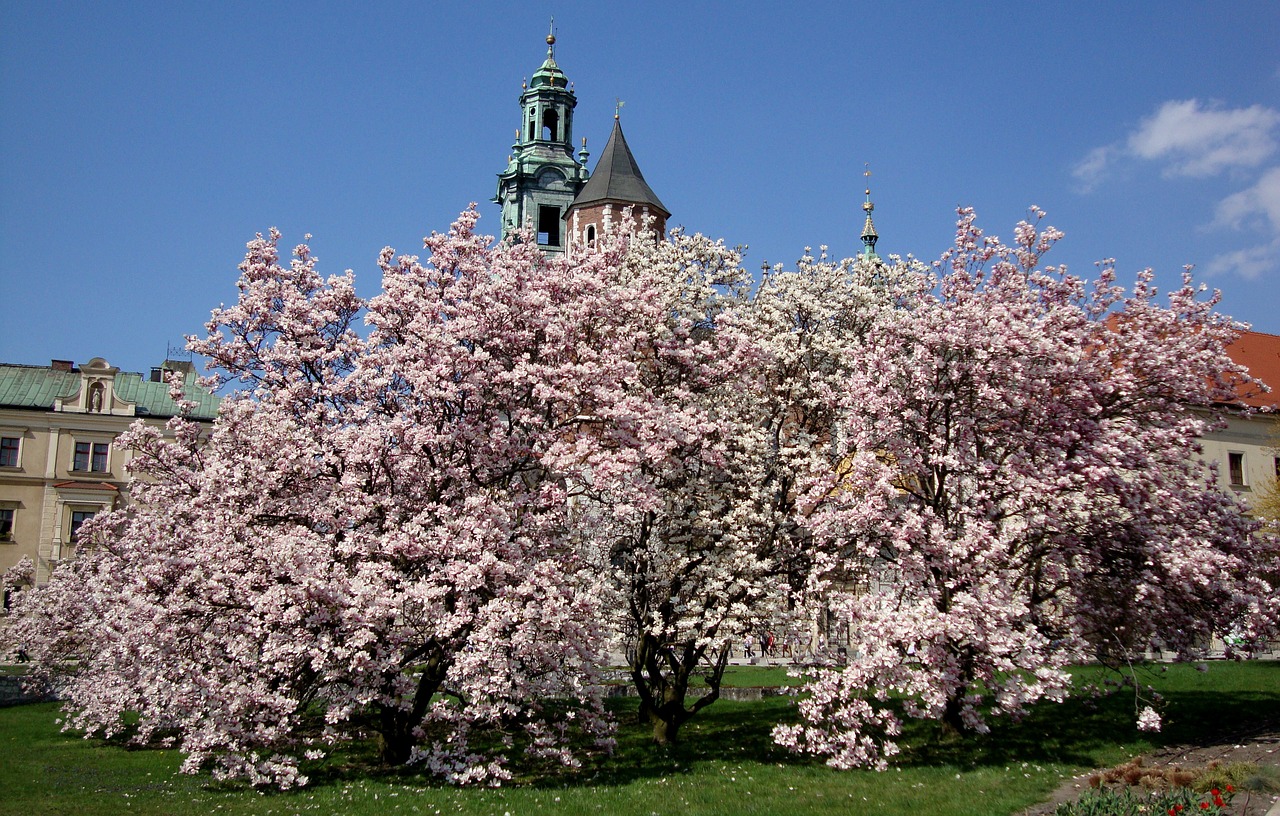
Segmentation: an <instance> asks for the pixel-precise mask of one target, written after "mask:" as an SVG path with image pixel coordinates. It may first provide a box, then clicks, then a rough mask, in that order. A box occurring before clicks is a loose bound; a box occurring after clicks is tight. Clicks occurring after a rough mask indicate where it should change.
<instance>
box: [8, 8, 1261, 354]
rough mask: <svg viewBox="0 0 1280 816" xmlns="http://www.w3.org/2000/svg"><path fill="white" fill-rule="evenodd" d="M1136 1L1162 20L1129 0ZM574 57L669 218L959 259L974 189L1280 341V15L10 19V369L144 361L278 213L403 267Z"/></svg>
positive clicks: (436, 11)
mask: <svg viewBox="0 0 1280 816" xmlns="http://www.w3.org/2000/svg"><path fill="white" fill-rule="evenodd" d="M1134 6H1136V7H1137V8H1133V7H1134ZM552 15H554V16H555V18H556V29H557V36H558V43H557V46H556V57H557V61H558V63H559V64H560V66H561V68H562V69H563V70H564V71H565V72H566V74H567V75H568V76H569V78H570V79H571V80H572V81H573V82H574V84H575V90H576V92H577V95H578V108H577V111H576V123H575V132H576V133H577V134H578V135H585V136H587V137H588V147H589V148H590V149H592V153H593V157H592V164H593V165H594V160H595V157H598V155H599V151H600V150H601V149H602V148H603V146H604V142H605V139H606V138H607V136H608V133H609V128H610V126H611V124H612V122H611V119H612V115H613V110H614V100H615V98H621V99H622V100H624V101H625V103H626V105H625V107H624V108H623V110H622V121H623V126H624V128H625V130H626V134H627V139H628V142H629V143H630V146H631V148H632V151H633V152H634V153H635V155H636V158H637V160H638V161H639V163H640V166H641V167H642V169H643V170H644V173H645V177H646V179H647V180H648V181H649V183H650V185H651V186H652V187H653V189H654V190H655V191H656V192H657V193H658V195H659V196H660V197H661V199H662V200H663V202H664V203H665V204H666V205H667V207H668V208H669V209H671V210H672V212H673V217H672V223H673V224H683V225H684V226H686V227H687V228H688V229H689V230H691V231H700V232H703V233H706V234H709V235H713V236H717V237H722V238H724V239H725V240H726V241H727V242H728V243H730V244H746V245H748V246H749V249H748V255H747V264H748V265H749V266H750V267H752V268H758V267H759V265H760V264H761V262H763V261H769V262H771V263H784V264H787V265H791V264H793V263H794V261H795V259H796V258H797V257H798V256H799V255H800V254H801V253H802V250H803V248H804V247H805V246H807V245H811V246H814V247H817V246H818V245H820V244H827V245H829V246H830V247H831V251H832V252H833V253H835V254H837V255H840V256H843V255H849V254H853V253H855V252H856V251H857V250H858V248H859V246H860V243H859V241H858V238H857V235H858V233H859V232H860V230H861V226H862V211H861V209H860V204H861V201H862V189H863V185H864V178H863V176H862V172H863V166H864V163H869V164H870V166H871V170H872V173H873V175H872V177H871V185H872V189H873V197H874V199H875V202H876V213H875V215H876V225H877V228H878V230H879V232H880V235H881V240H880V247H879V248H880V250H881V253H882V254H887V253H899V254H906V253H912V254H915V255H916V256H918V257H923V258H926V259H928V258H932V257H936V256H937V255H938V254H939V253H940V252H941V251H942V250H943V249H945V248H946V247H947V245H948V243H949V241H950V238H951V235H952V231H953V225H954V221H955V213H954V211H955V208H956V207H957V206H958V205H969V206H973V207H975V208H977V210H978V214H979V217H980V222H981V223H982V224H983V225H984V226H985V228H986V229H987V230H988V231H989V232H993V233H995V234H997V235H1001V236H1004V237H1011V234H1012V226H1013V224H1014V223H1015V222H1016V221H1017V220H1018V219H1019V218H1021V217H1023V215H1024V214H1025V213H1026V209H1027V207H1028V206H1029V205H1033V204H1034V205H1038V206H1040V207H1041V208H1043V209H1044V210H1046V211H1047V212H1048V214H1049V217H1048V221H1049V222H1051V223H1053V224H1054V225H1055V226H1057V227H1059V228H1060V229H1062V230H1064V231H1065V232H1066V238H1065V240H1064V241H1063V242H1062V244H1060V245H1059V247H1058V248H1057V249H1056V250H1055V251H1054V252H1053V253H1052V255H1051V256H1050V257H1051V259H1052V260H1053V261H1054V262H1057V263H1065V264H1068V266H1069V267H1070V268H1071V269H1072V271H1075V272H1078V273H1082V274H1089V273H1091V272H1092V270H1093V266H1092V264H1093V262H1094V261H1096V260H1098V259H1101V258H1104V257H1114V258H1116V259H1117V261H1118V265H1119V269H1120V272H1121V276H1122V278H1123V279H1131V278H1132V275H1133V273H1134V272H1136V271H1137V270H1139V269H1141V268H1143V267H1147V266H1151V267H1154V268H1155V269H1156V271H1157V273H1158V281H1160V282H1161V284H1162V285H1163V286H1164V287H1165V288H1168V287H1169V286H1170V285H1173V284H1176V282H1177V280H1178V276H1179V275H1180V273H1181V268H1182V266H1183V265H1184V264H1188V263H1190V264H1195V265H1196V266H1197V269H1198V275H1199V278H1200V279H1201V280H1203V281H1205V282H1207V283H1208V284H1209V285H1210V286H1213V287H1218V288H1220V289H1222V290H1223V298H1224V300H1223V306H1222V309H1223V310H1224V311H1225V312H1227V313H1228V314H1231V315H1233V316H1234V317H1236V318H1238V319H1240V320H1245V321H1248V322H1251V323H1253V324H1254V328H1256V329H1258V330H1260V331H1268V332H1272V333H1280V308H1278V307H1280V46H1278V45H1277V43H1280V3H1276V2H1273V0H1268V1H1267V2H1219V3H1204V2H1197V3H1184V2H1160V3H1156V2H1150V3H1138V4H1120V3H1110V2H1108V3H1101V2H1099V3H1092V2H1073V3H1057V4H1054V3H1026V2H1019V3H1009V4H958V3H941V2H937V3H923V2H895V3H876V4H873V3H857V4H855V3H842V2H816V3H807V4H797V5H794V6H793V5H792V4H781V3H755V2H734V3H697V2H687V3H682V4H671V5H666V4H598V5H597V4H580V3H568V2H558V3H551V2H542V1H541V0H537V1H536V2H527V3H520V4H513V3H483V2H477V3H458V4H451V5H437V4H431V3H422V2H416V3H381V2H367V3H362V4H337V3H332V4H328V3H309V4H302V3H298V4H275V3H257V2H253V3H234V2H226V3H201V4H196V3H144V2H130V3H98V2H93V3H59V2H25V1H24V0H9V2H6V3H4V4H3V6H0V290H2V291H3V294H4V302H5V307H6V308H5V309H4V311H3V313H0V361H4V362H17V363H29V364H47V363H48V361H49V360H50V359H52V358H60V359H71V360H74V361H76V362H79V363H83V362H86V361H87V360H88V359H89V358H91V357H95V356H101V357H105V358H106V359H107V360H109V361H110V362H111V363H113V364H115V365H119V366H120V367H122V368H124V369H126V370H134V371H142V370H146V369H147V368H148V367H149V366H151V365H155V364H157V363H158V362H159V361H160V360H161V359H162V358H163V356H164V353H165V349H166V346H167V345H169V344H178V343H181V342H182V336H183V335H184V334H186V333H191V332H199V331H201V330H202V326H203V323H204V321H205V320H206V319H207V317H208V314H209V310H210V309H211V308H212V307H214V306H216V305H217V304H219V303H221V302H224V301H227V302H229V301H232V300H234V298H235V294H236V293H235V288H234V281H235V278H236V268H235V267H236V264H237V263H238V262H239V261H240V259H241V258H242V256H243V251H244V244H245V242H246V241H248V240H249V239H251V238H252V237H253V235H254V233H256V232H259V231H266V230H267V229H268V228H269V227H272V226H276V227H279V228H280V229H281V230H282V231H283V232H284V234H285V243H286V244H287V245H290V246H291V245H292V244H294V243H297V242H298V241H300V240H301V238H302V235H303V234H304V233H308V232H309V233H312V234H313V235H314V239H313V241H312V246H313V248H314V252H315V254H316V256H317V257H318V258H319V261H320V268H321V270H322V271H327V272H341V271H342V270H344V269H347V268H351V269H354V270H355V272H356V276H357V282H358V285H359V288H360V290H361V292H362V293H364V294H366V295H368V294H373V293H374V292H375V291H376V290H377V287H378V282H379V281H378V271H377V267H376V264H375V260H376V257H377V253H378V251H379V250H380V249H381V248H382V247H383V246H387V245H390V246H393V247H395V248H396V249H397V250H398V251H400V252H407V253H417V252H418V251H419V250H420V249H421V239H422V236H424V235H426V234H428V233H429V232H431V231H433V230H443V229H446V228H447V227H448V225H449V223H450V221H451V220H452V219H453V217H454V216H455V215H456V214H457V213H458V212H459V211H460V210H461V209H463V208H465V207H466V206H467V204H468V203H469V202H471V201H477V202H479V203H480V209H481V213H482V214H483V216H484V217H483V219H482V220H481V227H482V228H486V227H487V228H489V229H490V230H492V229H494V228H496V225H497V221H498V219H497V212H498V208H497V205H495V204H492V203H490V202H489V199H490V197H492V195H493V194H494V190H495V184H496V174H497V173H498V172H499V171H500V170H502V169H503V168H504V166H505V162H506V158H507V155H508V152H509V147H510V144H511V141H512V136H513V134H514V130H515V128H516V126H517V124H518V122H519V106H518V102H517V98H518V95H519V92H520V83H521V80H522V78H524V77H527V76H529V75H530V74H532V73H533V71H534V70H536V68H537V67H538V65H539V64H540V63H541V62H542V59H543V57H544V55H545V50H546V46H545V43H544V41H543V40H544V37H545V36H546V31H547V23H548V19H549V17H551V16H552Z"/></svg>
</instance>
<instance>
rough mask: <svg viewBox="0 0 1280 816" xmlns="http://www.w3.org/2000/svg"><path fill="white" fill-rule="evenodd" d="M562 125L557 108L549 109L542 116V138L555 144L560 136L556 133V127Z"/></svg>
mask: <svg viewBox="0 0 1280 816" xmlns="http://www.w3.org/2000/svg"><path fill="white" fill-rule="evenodd" d="M559 124H560V117H559V115H558V114H557V113H556V111H555V108H548V109H547V110H546V111H544V112H543V114H542V138H544V139H546V140H547V141H550V142H554V141H555V140H556V139H557V138H559V136H558V135H557V133H556V127H557V126H558V125H559Z"/></svg>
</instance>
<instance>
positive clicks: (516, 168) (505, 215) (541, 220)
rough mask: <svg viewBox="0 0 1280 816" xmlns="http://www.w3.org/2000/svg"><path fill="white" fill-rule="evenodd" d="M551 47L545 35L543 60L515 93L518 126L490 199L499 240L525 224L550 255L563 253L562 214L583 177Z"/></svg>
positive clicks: (566, 93) (564, 81)
mask: <svg viewBox="0 0 1280 816" xmlns="http://www.w3.org/2000/svg"><path fill="white" fill-rule="evenodd" d="M555 46H556V38H555V34H554V33H552V34H549V35H547V59H546V61H544V62H543V63H542V67H540V68H539V69H538V70H537V72H536V73H535V74H534V75H533V79H532V80H531V81H530V82H529V83H528V85H526V86H525V87H524V90H523V91H522V92H521V94H520V113H521V119H520V128H519V129H518V130H517V131H516V141H515V144H514V145H512V147H511V151H512V152H511V157H510V159H509V160H508V162H507V169H506V170H504V171H503V172H501V173H499V174H498V193H497V195H495V196H494V198H493V200H494V201H495V202H496V203H498V204H499V205H501V207H502V237H504V238H505V237H507V236H509V235H511V234H512V233H514V232H516V231H517V230H519V229H521V228H522V227H524V226H525V225H528V226H530V228H531V229H533V230H534V232H536V233H537V237H538V246H539V247H541V248H542V250H543V251H544V252H547V253H550V254H559V253H562V252H564V251H565V245H566V243H567V241H566V236H565V233H564V215H565V213H566V212H567V211H568V209H569V205H570V204H571V203H573V199H574V197H575V196H577V194H578V193H579V192H580V191H581V190H582V188H583V186H584V185H585V184H586V183H587V176H588V171H587V167H586V162H587V153H586V146H585V142H584V145H583V150H582V153H581V154H580V155H581V157H582V160H581V162H579V161H578V160H577V159H575V158H574V156H573V109H574V107H576V106H577V104H578V100H577V97H575V96H574V95H573V88H572V87H571V86H570V85H569V80H568V78H567V77H565V75H564V72H563V71H561V70H560V67H559V66H558V65H556V60H555Z"/></svg>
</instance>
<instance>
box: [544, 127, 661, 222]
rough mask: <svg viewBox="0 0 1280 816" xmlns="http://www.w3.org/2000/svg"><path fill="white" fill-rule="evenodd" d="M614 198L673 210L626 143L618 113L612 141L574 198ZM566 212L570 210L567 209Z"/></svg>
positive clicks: (579, 202)
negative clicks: (650, 181)
mask: <svg viewBox="0 0 1280 816" xmlns="http://www.w3.org/2000/svg"><path fill="white" fill-rule="evenodd" d="M605 201H611V202H615V203H620V204H647V205H649V207H650V208H652V209H655V210H658V211H659V212H661V213H662V214H663V215H664V216H666V215H671V211H670V210H668V209H667V208H666V207H665V206H663V204H662V202H661V201H659V200H658V196H657V194H656V193H654V192H653V189H652V188H651V187H649V185H648V183H647V182H646V181H645V180H644V174H643V173H641V172H640V166H639V165H638V164H636V159H635V157H634V156H632V155H631V148H629V147H627V140H626V137H624V136H623V135H622V123H621V122H619V121H618V119H617V117H615V118H614V120H613V132H612V133H610V134H609V143H608V144H607V145H605V146H604V153H602V154H600V161H599V162H597V163H596V169H595V171H594V172H593V173H592V174H591V178H590V179H588V180H587V186H585V187H583V188H582V192H580V193H578V197H577V198H575V199H574V200H573V206H574V207H581V206H583V205H584V204H595V203H603V202H605ZM566 215H567V213H566Z"/></svg>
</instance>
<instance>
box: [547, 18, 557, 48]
mask: <svg viewBox="0 0 1280 816" xmlns="http://www.w3.org/2000/svg"><path fill="white" fill-rule="evenodd" d="M555 44H556V18H555V17H552V18H551V27H550V28H549V29H548V31H547V45H555ZM548 53H550V50H549V49H548Z"/></svg>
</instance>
